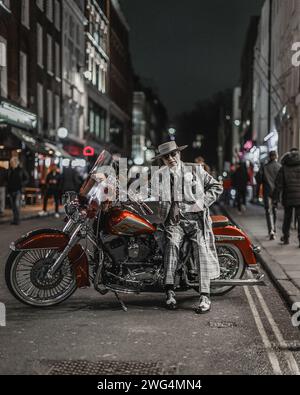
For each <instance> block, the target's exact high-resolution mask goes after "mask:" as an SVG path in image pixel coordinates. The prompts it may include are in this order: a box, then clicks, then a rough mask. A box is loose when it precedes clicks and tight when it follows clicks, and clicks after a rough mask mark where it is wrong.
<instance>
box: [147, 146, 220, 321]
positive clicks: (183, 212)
mask: <svg viewBox="0 0 300 395" xmlns="http://www.w3.org/2000/svg"><path fill="white" fill-rule="evenodd" d="M185 148H187V146H184V147H178V146H177V144H176V142H175V141H170V142H167V143H165V144H162V145H160V146H159V147H158V152H159V154H158V155H157V156H156V157H155V158H154V159H153V160H157V159H160V160H162V162H163V165H164V166H162V167H161V168H160V169H159V170H158V171H157V172H156V173H155V174H154V176H155V177H157V176H159V177H161V176H162V177H163V180H168V181H167V182H168V184H169V185H168V187H169V190H171V194H170V197H169V198H168V197H167V198H163V197H162V194H160V195H159V198H160V203H161V210H160V214H161V219H162V223H163V227H164V235H165V244H164V266H165V280H164V281H165V289H166V307H167V308H168V309H176V307H177V302H176V295H175V289H176V270H177V268H178V264H179V259H180V257H179V255H180V249H181V246H182V243H183V240H184V239H185V238H188V239H189V241H190V243H191V246H192V254H193V260H194V263H195V265H196V267H197V271H198V278H199V293H200V299H199V304H198V306H197V308H196V309H195V312H196V313H197V314H203V313H207V312H209V311H210V309H211V300H210V281H211V280H213V279H216V278H218V277H219V276H220V267H219V261H218V256H217V252H216V246H215V239H214V235H213V231H212V226H211V220H210V215H209V207H210V206H211V205H212V204H213V203H214V202H215V201H216V200H217V198H218V197H219V196H220V195H221V194H222V192H223V188H222V186H221V184H220V183H219V182H217V181H216V180H215V179H214V178H213V177H211V176H210V175H209V174H208V173H207V172H206V171H205V170H204V169H203V167H202V166H201V165H197V164H195V163H191V164H188V163H183V162H182V161H181V151H182V150H184V149H185ZM191 172H192V173H193V174H192V173H191ZM166 175H167V177H166ZM186 176H188V177H189V180H188V184H189V185H190V186H191V187H195V188H196V191H197V192H196V193H197V195H195V198H196V200H192V199H191V197H189V198H188V197H186V193H184V194H183V196H184V197H183V200H182V199H181V201H180V199H177V198H176V197H175V194H176V193H175V191H177V190H178V188H176V186H177V187H178V186H179V185H182V180H184V179H186ZM190 177H191V179H190ZM185 184H186V183H185ZM166 186H167V185H163V186H162V189H163V190H165V189H166ZM185 187H186V185H184V191H186V188H185Z"/></svg>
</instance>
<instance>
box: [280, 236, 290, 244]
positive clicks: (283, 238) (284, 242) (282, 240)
mask: <svg viewBox="0 0 300 395" xmlns="http://www.w3.org/2000/svg"><path fill="white" fill-rule="evenodd" d="M280 241H281V243H282V245H284V246H287V245H289V244H290V241H289V238H288V237H285V236H282V237H281V239H280Z"/></svg>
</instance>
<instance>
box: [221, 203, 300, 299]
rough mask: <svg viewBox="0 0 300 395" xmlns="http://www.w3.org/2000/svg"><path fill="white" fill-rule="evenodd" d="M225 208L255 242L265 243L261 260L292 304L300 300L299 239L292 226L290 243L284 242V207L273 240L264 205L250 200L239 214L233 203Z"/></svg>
mask: <svg viewBox="0 0 300 395" xmlns="http://www.w3.org/2000/svg"><path fill="white" fill-rule="evenodd" d="M221 209H222V210H225V212H226V213H227V214H228V216H229V217H230V218H231V220H232V221H233V222H234V223H236V224H237V225H238V226H240V227H241V228H242V229H243V230H244V231H245V232H246V233H247V234H248V235H249V237H250V239H251V241H252V243H253V244H257V245H259V246H261V249H262V251H261V254H260V261H261V264H262V266H263V267H264V269H265V270H266V272H267V273H268V274H269V275H270V277H271V278H272V280H273V281H274V282H275V284H276V285H277V287H278V288H279V291H280V292H281V294H282V296H283V297H284V299H285V300H286V302H287V303H288V304H289V306H292V305H293V304H294V303H295V302H300V248H299V242H298V237H297V232H296V230H292V232H291V238H290V245H288V246H282V245H280V238H281V236H282V232H281V228H282V222H283V210H279V215H278V217H279V220H278V225H277V239H276V240H275V241H270V240H269V237H268V232H267V224H266V219H265V211H264V208H263V207H260V206H258V205H251V204H249V205H248V206H247V210H246V212H245V213H243V214H242V215H239V214H238V212H237V210H236V209H235V208H232V207H227V206H222V207H221Z"/></svg>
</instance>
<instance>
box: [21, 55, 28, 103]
mask: <svg viewBox="0 0 300 395" xmlns="http://www.w3.org/2000/svg"><path fill="white" fill-rule="evenodd" d="M27 70H28V69H27V55H26V54H25V53H24V52H20V98H21V105H22V106H24V107H27V87H28V77H27Z"/></svg>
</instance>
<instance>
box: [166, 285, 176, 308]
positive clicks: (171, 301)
mask: <svg viewBox="0 0 300 395" xmlns="http://www.w3.org/2000/svg"><path fill="white" fill-rule="evenodd" d="M175 296H176V295H175V292H174V291H172V290H169V291H167V299H166V308H167V309H168V310H176V309H177V302H176V299H175Z"/></svg>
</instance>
